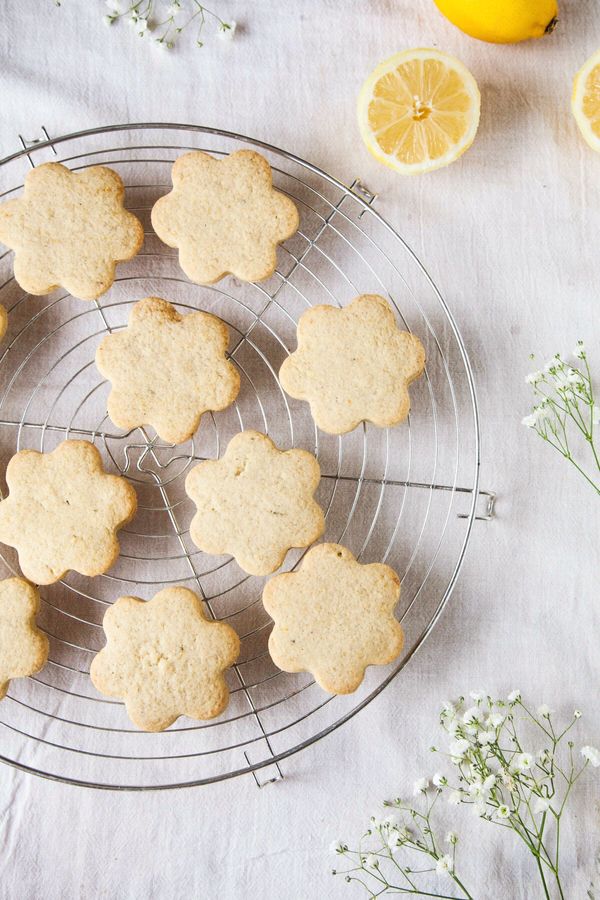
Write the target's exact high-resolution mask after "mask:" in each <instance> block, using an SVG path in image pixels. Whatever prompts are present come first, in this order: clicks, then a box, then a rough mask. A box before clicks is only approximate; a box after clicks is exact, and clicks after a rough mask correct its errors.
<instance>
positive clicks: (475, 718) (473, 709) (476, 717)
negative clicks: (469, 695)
mask: <svg viewBox="0 0 600 900" xmlns="http://www.w3.org/2000/svg"><path fill="white" fill-rule="evenodd" d="M482 719H483V713H482V712H481V710H480V709H479V707H478V706H470V707H469V709H467V710H466V712H465V714H464V715H463V722H464V723H465V725H470V726H471V728H476V727H477V726H478V725H479V724H480V723H481V720H482Z"/></svg>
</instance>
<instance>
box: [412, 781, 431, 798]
mask: <svg viewBox="0 0 600 900" xmlns="http://www.w3.org/2000/svg"><path fill="white" fill-rule="evenodd" d="M428 787H429V779H428V778H417V780H416V781H415V783H414V786H413V794H414V795H415V797H416V796H417V795H418V794H424V793H425V791H426V790H427V788H428Z"/></svg>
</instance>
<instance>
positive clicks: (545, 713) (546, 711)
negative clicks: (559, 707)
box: [537, 703, 552, 719]
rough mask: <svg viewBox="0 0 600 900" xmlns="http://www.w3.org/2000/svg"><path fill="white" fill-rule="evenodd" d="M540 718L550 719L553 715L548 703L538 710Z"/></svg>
mask: <svg viewBox="0 0 600 900" xmlns="http://www.w3.org/2000/svg"><path fill="white" fill-rule="evenodd" d="M537 711H538V716H542V718H543V719H549V718H550V716H551V715H552V710H551V709H550V707H549V706H548V705H547V704H546V703H542V705H541V706H538V708H537Z"/></svg>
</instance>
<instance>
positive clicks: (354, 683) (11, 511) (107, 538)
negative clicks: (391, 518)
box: [0, 150, 425, 731]
mask: <svg viewBox="0 0 600 900" xmlns="http://www.w3.org/2000/svg"><path fill="white" fill-rule="evenodd" d="M123 196H124V190H123V184H122V182H121V179H120V178H119V176H118V175H117V174H116V173H115V172H113V171H112V170H110V169H107V168H105V167H101V166H95V167H91V168H88V169H86V170H84V171H83V172H81V173H73V172H71V171H69V170H68V169H66V168H65V167H64V166H62V165H60V164H56V163H50V164H47V165H43V166H40V167H39V168H37V169H34V170H33V171H32V172H30V173H29V175H28V177H27V178H26V181H25V190H24V194H23V196H22V197H21V198H18V199H15V200H11V201H9V202H7V203H4V204H2V205H0V240H1V241H2V242H4V243H5V244H6V245H7V246H8V247H10V248H12V249H13V250H14V251H15V257H14V260H15V261H14V266H15V278H16V280H17V281H18V282H19V284H20V285H21V286H22V287H23V288H24V289H25V290H26V291H28V292H29V293H31V294H46V293H49V292H50V291H52V290H54V289H55V288H56V287H58V286H62V287H64V288H66V289H67V290H68V291H69V292H70V293H71V294H72V295H73V296H75V297H79V298H81V299H84V300H95V299H97V298H98V297H99V296H101V295H102V294H103V293H104V292H105V291H107V290H108V289H109V288H110V286H111V284H112V283H113V280H114V277H115V267H116V265H117V263H118V262H120V261H123V260H127V259H130V258H131V257H133V256H134V255H135V254H136V253H137V252H138V251H139V249H140V247H141V245H142V242H143V229H142V226H141V224H140V222H139V221H138V220H137V219H136V217H135V216H134V215H133V214H132V213H130V212H128V211H127V210H126V209H125V208H124V206H123ZM152 225H153V227H154V230H155V232H156V234H157V235H158V237H159V238H161V239H162V240H163V241H164V242H165V243H166V244H168V245H169V246H170V247H175V248H177V249H178V251H179V262H180V265H181V268H182V269H183V271H184V272H185V274H186V275H187V276H188V278H189V279H190V280H191V281H193V282H196V283H199V284H211V283H213V282H215V281H218V280H219V279H221V278H223V277H224V276H226V275H234V276H236V277H237V278H238V279H241V280H244V281H252V282H253V281H260V280H262V279H265V278H268V277H270V276H271V275H272V274H273V272H274V271H275V266H276V252H277V245H278V244H279V243H280V242H282V241H284V240H286V239H287V238H289V237H290V236H291V235H292V234H293V233H294V232H295V231H296V230H297V228H298V226H299V217H298V212H297V209H296V207H295V205H294V203H293V202H292V201H291V200H290V198H289V197H287V196H286V195H284V194H282V193H280V192H278V191H276V190H275V189H274V187H273V184H272V176H271V169H270V166H269V164H268V162H267V161H266V159H264V158H263V157H262V156H261V155H260V154H258V153H256V152H254V151H249V150H241V151H238V152H236V153H233V154H231V155H230V156H228V157H225V158H224V159H221V160H217V159H213V158H212V157H211V156H209V155H207V154H206V153H201V152H192V153H187V154H185V155H184V156H181V157H180V158H179V159H178V160H177V161H176V162H175V164H174V166H173V190H172V191H171V192H170V193H168V194H167V195H166V196H164V197H162V198H161V199H159V200H158V202H157V203H156V204H155V206H154V208H153V210H152ZM5 330H6V313H5V311H4V310H3V309H2V308H0V338H1V337H2V335H3V334H4V331H5ZM228 342H229V336H228V329H227V326H226V325H225V323H224V322H222V321H221V320H220V319H218V318H217V317H216V316H214V315H211V314H209V313H207V312H203V311H197V312H192V313H189V314H188V315H183V316H182V315H180V314H179V313H178V311H177V310H176V309H175V307H174V306H173V305H172V304H171V303H170V302H169V301H168V300H166V299H163V298H159V297H146V298H144V299H141V300H139V301H138V302H137V303H135V305H134V306H133V308H132V312H131V315H130V318H129V322H128V325H127V327H126V328H124V329H123V330H121V331H118V332H115V333H111V334H109V335H107V336H106V337H105V338H104V339H103V340H102V342H101V343H100V345H99V347H98V350H97V353H96V364H97V367H98V369H99V371H100V372H101V373H102V375H104V376H105V378H106V379H107V380H108V381H109V382H110V386H111V391H110V395H109V397H108V415H109V417H110V419H111V420H112V421H113V422H114V424H115V425H117V426H119V427H121V428H124V429H127V430H128V431H129V430H131V429H134V428H137V427H146V426H149V427H152V428H153V429H154V430H155V431H156V433H157V435H158V436H159V437H160V438H161V439H163V440H164V441H166V442H168V443H170V444H179V443H183V442H184V441H187V440H188V439H189V438H190V437H191V436H192V435H193V434H194V433H195V432H196V430H197V429H198V427H199V425H200V421H201V417H202V416H203V415H204V414H205V413H206V412H209V411H210V412H219V411H221V410H224V409H225V408H226V407H228V406H229V405H230V404H232V403H233V402H234V400H235V399H236V397H237V395H238V392H239V390H240V377H239V374H238V371H237V369H236V368H235V366H234V364H233V363H232V362H231V359H230V358H228V354H227V349H228ZM297 345H298V346H297V349H296V350H295V352H293V353H291V354H290V355H289V357H288V358H287V359H286V360H285V362H284V364H283V365H282V367H281V370H280V373H279V378H280V383H281V386H282V388H283V389H284V390H285V391H286V392H287V393H288V394H289V395H290V396H291V397H294V398H296V399H299V400H304V401H306V402H307V403H308V404H309V405H310V412H311V415H312V417H313V419H314V421H315V423H316V425H317V426H318V427H319V428H320V429H322V430H323V431H325V432H327V433H329V434H335V435H341V434H344V433H346V432H349V431H351V430H353V429H354V428H356V427H357V426H358V425H359V424H360V423H361V422H371V423H373V424H374V425H376V426H378V427H381V428H388V427H392V426H395V425H397V424H399V423H400V422H402V421H403V420H404V419H406V417H407V415H408V411H409V405H410V402H409V394H408V386H409V384H410V382H411V381H413V380H414V379H415V378H417V377H419V376H420V375H421V374H422V372H423V370H424V366H425V353H424V350H423V347H422V345H421V343H420V341H419V340H418V339H417V338H416V337H414V336H413V335H412V334H409V333H407V332H405V331H401V330H400V329H399V328H398V326H397V324H396V319H395V317H394V314H393V312H392V309H391V307H390V305H389V303H388V302H387V301H386V300H385V299H384V298H383V297H380V296H376V295H363V296H360V297H357V298H356V299H355V300H354V301H353V302H352V303H351V304H349V305H348V306H347V307H345V308H337V307H333V306H317V307H313V308H311V309H309V310H308V311H307V312H305V313H304V314H303V315H302V316H301V317H300V320H299V322H298V329H297ZM319 480H320V468H319V464H318V462H317V460H316V459H315V457H314V456H313V455H312V454H311V453H308V452H307V451H305V450H300V449H285V450H283V449H280V448H278V447H277V446H276V445H275V444H274V443H273V441H272V440H271V439H270V438H269V437H268V436H267V435H265V434H261V433H259V432H257V431H242V432H240V433H239V434H236V435H235V436H234V437H233V438H232V440H231V441H230V443H229V445H228V447H227V448H226V450H225V452H224V453H223V454H222V455H221V457H220V458H219V459H210V460H204V461H202V462H200V463H199V464H198V465H197V466H196V467H195V468H194V469H192V470H191V471H190V472H189V474H188V476H187V479H186V491H187V494H188V495H189V497H190V498H191V500H192V501H193V503H194V505H195V507H196V512H195V515H194V517H193V519H192V521H191V523H190V535H191V538H192V540H193V541H194V543H195V544H196V546H197V547H198V548H199V549H200V550H202V551H203V552H204V553H211V554H229V555H231V556H232V557H234V559H235V560H236V562H237V564H238V565H239V566H240V567H241V568H242V569H243V570H244V571H245V572H247V573H249V574H250V575H256V576H268V575H272V574H273V573H274V572H276V570H277V569H278V568H280V566H281V565H282V564H283V562H284V559H285V556H286V554H287V552H288V551H289V550H290V549H291V548H308V547H310V545H311V544H313V543H314V542H315V541H317V540H318V539H319V538H320V537H321V536H322V535H323V533H324V531H325V519H324V515H323V511H322V509H321V508H320V506H319V505H318V503H317V502H316V500H315V496H314V495H315V492H316V490H317V487H318V485H319ZM6 481H7V484H8V488H9V494H8V496H7V498H6V499H4V500H3V501H2V502H0V542H3V543H5V544H8V545H10V546H12V547H14V548H16V550H17V553H18V557H19V564H20V566H21V570H22V573H23V575H24V576H25V579H28V580H27V581H26V580H24V579H23V578H11V579H8V580H6V581H4V582H1V583H0V698H1V697H2V696H4V694H5V693H6V689H7V687H8V683H9V681H10V679H12V678H16V677H22V676H26V675H29V674H33V673H34V672H37V671H38V670H39V669H40V668H41V666H43V664H44V662H45V661H46V658H47V655H48V643H47V640H46V638H45V637H44V635H43V634H42V633H41V632H40V631H39V630H38V628H37V626H36V624H35V615H36V611H37V605H38V602H39V597H38V593H37V589H36V588H35V587H34V586H33V585H48V584H51V583H53V582H55V581H57V580H59V579H61V578H62V577H63V576H64V575H65V574H66V573H67V572H68V571H75V572H78V573H80V574H82V575H86V576H88V577H94V576H97V575H99V574H101V573H104V572H106V571H107V570H108V569H109V568H110V567H111V566H112V565H113V564H114V562H115V561H116V559H117V557H118V555H119V542H118V537H117V533H118V530H119V529H120V528H122V527H123V526H124V525H126V524H127V523H128V522H129V521H131V519H132V518H133V517H134V515H135V513H136V506H137V500H136V493H135V490H134V488H133V486H132V485H131V484H129V483H128V482H127V481H126V480H125V478H123V477H117V476H114V475H111V474H108V473H107V472H105V471H104V468H103V464H102V459H101V457H100V454H99V453H98V451H97V450H96V448H95V447H94V446H93V445H92V444H91V443H89V442H87V441H75V440H68V441H64V442H63V443H62V444H60V445H59V446H58V447H57V448H56V449H55V450H54V451H52V452H51V453H38V452H35V451H32V450H23V451H21V452H20V453H17V454H16V456H14V457H13V458H12V460H11V461H10V463H9V465H8V468H7V471H6ZM399 595H400V581H399V578H398V576H397V575H396V573H395V572H394V571H393V570H392V569H391V568H389V566H386V565H382V564H378V563H373V564H370V565H363V564H362V563H360V562H359V561H358V560H356V559H355V557H354V556H353V555H352V553H351V552H350V551H349V550H348V549H347V548H345V547H342V546H340V545H338V544H331V543H322V544H318V545H316V546H314V547H312V549H310V550H308V552H306V554H305V555H304V559H303V562H302V564H301V566H300V568H299V569H298V570H297V571H292V572H286V573H284V574H279V575H275V576H274V577H272V578H270V580H269V581H267V584H266V586H265V588H264V592H263V602H264V605H265V608H266V610H267V612H268V613H269V614H270V615H271V616H272V618H273V620H274V628H273V631H272V633H271V636H270V640H269V650H270V653H271V656H272V659H273V661H274V663H275V664H276V665H277V666H279V667H280V668H281V669H283V670H284V671H286V672H299V671H309V672H311V673H312V674H313V676H314V678H315V680H316V681H317V682H318V683H319V684H320V685H321V687H322V688H324V690H326V691H329V692H331V693H340V694H341V693H349V692H351V691H354V690H356V689H357V688H358V686H359V685H360V683H361V681H362V679H363V676H364V672H365V669H366V667H367V666H369V665H383V664H386V663H388V662H390V661H392V660H393V659H395V658H396V657H397V656H398V655H399V653H400V652H401V649H402V641H403V636H402V629H401V626H400V624H399V623H398V622H397V621H396V619H395V618H394V608H395V606H396V604H397V601H398V598H399ZM104 630H105V633H106V639H107V643H106V646H105V647H104V649H103V650H101V651H100V652H99V653H98V655H97V656H96V658H95V659H94V661H93V663H92V666H91V671H90V674H91V678H92V681H93V683H94V685H95V686H96V688H97V689H98V690H99V691H101V692H102V693H104V694H107V695H109V696H112V697H118V698H121V699H123V700H124V702H125V704H126V707H127V711H128V714H129V716H130V718H131V720H132V721H133V722H134V723H135V724H136V725H137V726H138V727H139V728H142V729H145V730H150V731H160V730H163V729H165V728H167V727H168V726H169V725H170V724H171V723H172V722H174V721H175V719H176V718H177V717H178V716H180V715H187V716H190V717H192V718H195V719H207V718H212V717H213V716H216V715H218V714H219V713H221V712H222V711H223V710H224V709H225V707H226V705H227V702H228V691H227V685H226V681H225V677H224V675H225V672H226V670H227V668H228V667H230V666H232V665H234V664H235V661H236V659H237V656H238V653H239V639H238V636H237V635H236V633H235V631H234V630H233V629H232V628H231V627H230V626H229V625H227V624H224V623H221V622H214V621H209V620H208V619H207V618H206V616H205V614H204V610H203V607H202V603H201V601H200V599H199V598H198V597H197V596H196V594H195V593H193V592H192V591H190V590H187V589H185V588H180V587H174V588H168V589H166V590H163V591H161V592H160V593H159V594H157V595H156V596H155V597H154V598H153V599H151V600H148V601H144V600H141V599H139V598H137V597H121V598H119V599H117V600H116V602H115V603H114V604H113V605H112V606H111V607H110V608H109V610H108V612H107V613H106V616H105V619H104Z"/></svg>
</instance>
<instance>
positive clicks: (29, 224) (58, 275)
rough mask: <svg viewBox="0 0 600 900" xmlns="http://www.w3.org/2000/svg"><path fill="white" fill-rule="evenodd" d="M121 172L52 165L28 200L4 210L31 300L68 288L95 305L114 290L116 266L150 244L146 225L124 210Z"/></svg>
mask: <svg viewBox="0 0 600 900" xmlns="http://www.w3.org/2000/svg"><path fill="white" fill-rule="evenodd" d="M124 193H125V190H124V187H123V182H122V181H121V179H120V178H119V176H118V175H117V173H116V172H113V170H112V169H107V168H106V167H105V166H91V167H90V168H89V169H84V170H83V171H82V172H71V171H70V170H69V169H67V168H65V166H61V165H60V163H44V165H41V166H38V167H37V168H36V169H32V170H31V171H30V172H28V174H27V176H26V178H25V191H24V193H23V196H22V197H19V198H17V199H15V200H8V201H7V202H6V203H3V204H1V205H0V241H2V243H4V244H6V246H7V247H10V248H11V250H14V251H15V263H14V266H15V278H16V279H17V281H18V283H19V284H20V285H21V287H22V288H23V290H24V291H27V292H28V293H29V294H48V293H50V291H53V290H55V289H56V288H57V287H59V286H62V287H64V288H66V290H67V291H68V292H69V293H70V294H72V295H73V296H74V297H79V298H80V299H82V300H95V299H96V297H99V296H100V295H101V294H103V293H104V292H105V291H107V290H108V289H109V287H110V286H111V284H112V283H113V281H114V278H115V264H116V263H117V262H121V261H122V260H126V259H131V257H132V256H135V254H136V253H137V252H138V250H139V249H140V247H141V246H142V243H143V241H144V229H143V228H142V224H141V222H139V220H138V219H137V218H136V217H135V216H134V215H133V214H132V213H130V212H127V210H126V209H125V208H124V206H123V196H124Z"/></svg>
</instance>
